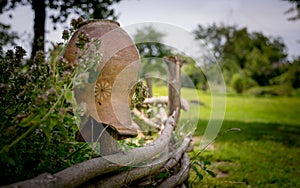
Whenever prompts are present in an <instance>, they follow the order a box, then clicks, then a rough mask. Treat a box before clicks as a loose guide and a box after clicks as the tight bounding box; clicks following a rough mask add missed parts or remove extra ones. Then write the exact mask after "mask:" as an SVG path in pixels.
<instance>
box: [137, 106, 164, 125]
mask: <svg viewBox="0 0 300 188" xmlns="http://www.w3.org/2000/svg"><path fill="white" fill-rule="evenodd" d="M132 113H133V115H134V116H135V117H136V118H137V119H138V120H139V121H141V123H140V124H143V123H144V124H146V125H147V126H149V128H150V130H151V129H152V130H153V129H154V130H160V125H157V124H156V123H154V122H153V121H151V119H149V118H147V117H146V116H145V115H144V114H143V113H141V112H140V111H139V110H138V109H136V108H134V109H132ZM137 123H138V122H137ZM138 124H139V123H138ZM140 124H139V125H140ZM140 126H141V127H142V125H140Z"/></svg>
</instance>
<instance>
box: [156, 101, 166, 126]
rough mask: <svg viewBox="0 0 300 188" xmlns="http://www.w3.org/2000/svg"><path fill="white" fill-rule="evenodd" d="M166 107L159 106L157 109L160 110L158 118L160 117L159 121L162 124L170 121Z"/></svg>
mask: <svg viewBox="0 0 300 188" xmlns="http://www.w3.org/2000/svg"><path fill="white" fill-rule="evenodd" d="M164 106H165V105H163V104H158V105H157V107H158V108H159V109H158V116H159V119H160V121H161V122H162V123H165V122H166V121H167V119H168V116H167V112H166V109H165V107H164Z"/></svg>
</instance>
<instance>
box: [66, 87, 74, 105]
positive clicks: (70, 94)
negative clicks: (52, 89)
mask: <svg viewBox="0 0 300 188" xmlns="http://www.w3.org/2000/svg"><path fill="white" fill-rule="evenodd" d="M65 98H66V100H67V102H68V103H71V102H72V100H73V92H72V91H71V90H70V89H67V90H66V91H65Z"/></svg>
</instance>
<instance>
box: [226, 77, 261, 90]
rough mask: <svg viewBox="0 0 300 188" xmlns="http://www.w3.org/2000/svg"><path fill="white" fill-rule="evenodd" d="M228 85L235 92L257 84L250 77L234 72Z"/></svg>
mask: <svg viewBox="0 0 300 188" xmlns="http://www.w3.org/2000/svg"><path fill="white" fill-rule="evenodd" d="M230 85H231V87H232V88H233V89H235V91H236V92H237V93H242V92H243V91H245V90H247V89H249V88H251V87H253V86H257V85H258V84H257V83H256V82H255V81H254V80H253V79H252V78H250V77H248V76H245V75H240V74H238V73H236V74H234V75H233V76H232V79H231V83H230Z"/></svg>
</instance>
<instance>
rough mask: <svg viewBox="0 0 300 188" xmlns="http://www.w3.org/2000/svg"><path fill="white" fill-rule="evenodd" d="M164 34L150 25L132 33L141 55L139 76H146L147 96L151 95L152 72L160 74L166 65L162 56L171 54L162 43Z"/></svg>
mask: <svg viewBox="0 0 300 188" xmlns="http://www.w3.org/2000/svg"><path fill="white" fill-rule="evenodd" d="M164 36H165V34H164V33H161V32H159V31H156V30H155V29H154V28H153V27H152V26H146V27H144V28H142V29H138V30H137V31H136V34H135V35H134V41H135V43H136V46H137V48H138V51H139V53H140V56H141V64H142V70H141V71H140V77H148V78H147V79H146V82H147V87H148V89H149V97H151V96H152V92H151V87H152V78H151V77H153V76H154V75H153V74H154V73H157V74H161V73H162V72H165V70H166V65H165V63H163V59H162V58H163V57H164V56H166V55H170V54H171V49H170V48H168V47H167V46H165V45H164V44H163V37H164ZM150 74H151V75H150Z"/></svg>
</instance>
